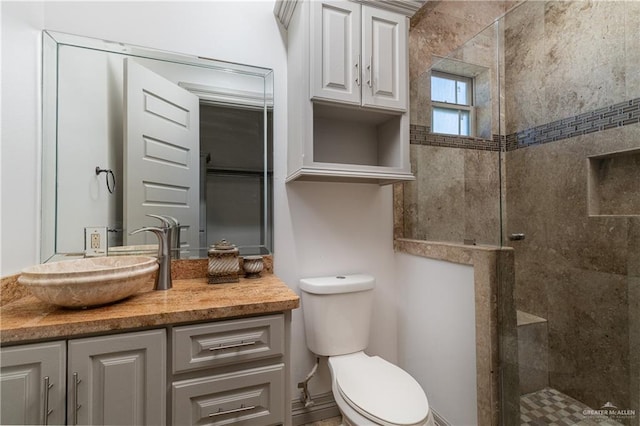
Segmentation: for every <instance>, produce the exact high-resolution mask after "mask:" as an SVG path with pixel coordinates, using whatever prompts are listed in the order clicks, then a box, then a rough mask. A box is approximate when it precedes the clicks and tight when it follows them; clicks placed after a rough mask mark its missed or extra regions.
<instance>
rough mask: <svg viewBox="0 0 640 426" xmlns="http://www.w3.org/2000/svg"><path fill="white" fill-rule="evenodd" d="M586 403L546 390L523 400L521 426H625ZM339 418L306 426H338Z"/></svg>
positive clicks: (521, 402)
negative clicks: (586, 412) (594, 414)
mask: <svg viewBox="0 0 640 426" xmlns="http://www.w3.org/2000/svg"><path fill="white" fill-rule="evenodd" d="M589 409H590V408H589V407H587V406H586V405H585V404H583V403H581V402H580V401H577V400H575V399H573V398H571V397H570V396H567V395H565V394H563V393H561V392H559V391H557V390H555V389H551V388H546V389H542V390H539V391H537V392H533V393H529V394H527V395H522V396H521V397H520V420H521V426H623V425H622V424H621V423H618V422H616V421H614V420H611V419H608V418H601V417H598V418H595V417H591V418H587V417H585V416H584V414H582V413H583V412H584V410H589ZM341 420H342V419H341V418H340V417H332V418H330V419H326V420H321V421H318V422H314V423H310V424H308V425H304V426H339V425H340V424H341Z"/></svg>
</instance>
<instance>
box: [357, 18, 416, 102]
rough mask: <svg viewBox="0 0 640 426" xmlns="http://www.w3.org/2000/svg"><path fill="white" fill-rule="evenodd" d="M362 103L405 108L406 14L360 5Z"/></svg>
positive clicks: (406, 77)
mask: <svg viewBox="0 0 640 426" xmlns="http://www.w3.org/2000/svg"><path fill="white" fill-rule="evenodd" d="M362 26H363V28H362V30H363V36H362V52H363V53H362V54H363V57H364V61H363V62H364V63H365V66H364V69H363V70H362V73H363V76H362V80H363V81H364V85H363V89H362V105H363V106H372V107H378V108H384V109H391V110H399V111H406V110H407V80H408V67H407V63H408V51H407V49H408V47H407V46H408V40H407V39H408V37H407V34H408V32H407V17H406V16H404V15H401V14H398V13H394V12H390V11H387V10H382V9H378V8H375V7H367V6H363V7H362Z"/></svg>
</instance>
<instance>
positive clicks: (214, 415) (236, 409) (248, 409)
mask: <svg viewBox="0 0 640 426" xmlns="http://www.w3.org/2000/svg"><path fill="white" fill-rule="evenodd" d="M255 408H256V406H255V405H251V406H249V407H245V406H244V404H242V405H240V408H234V409H233V410H226V411H222V408H218V411H217V412H215V413H211V414H209V417H216V416H224V415H225V414H236V413H242V412H243V411H251V410H254V409H255Z"/></svg>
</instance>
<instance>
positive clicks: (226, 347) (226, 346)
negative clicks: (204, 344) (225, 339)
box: [209, 340, 257, 351]
mask: <svg viewBox="0 0 640 426" xmlns="http://www.w3.org/2000/svg"><path fill="white" fill-rule="evenodd" d="M256 343H257V342H256V341H255V340H252V341H249V342H245V341H244V340H243V341H241V342H240V343H233V344H231V345H220V346H215V347H213V348H209V350H210V351H221V350H223V349H233V348H242V347H244V346H253V345H255V344H256Z"/></svg>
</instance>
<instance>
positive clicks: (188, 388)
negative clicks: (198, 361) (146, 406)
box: [172, 364, 284, 426]
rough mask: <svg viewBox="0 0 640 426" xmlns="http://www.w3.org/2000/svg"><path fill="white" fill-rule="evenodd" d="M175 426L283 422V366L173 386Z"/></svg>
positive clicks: (190, 381) (177, 383)
mask: <svg viewBox="0 0 640 426" xmlns="http://www.w3.org/2000/svg"><path fill="white" fill-rule="evenodd" d="M172 398H173V401H172V403H173V424H174V425H223V424H224V425H226V424H230V423H238V422H242V424H243V425H244V426H252V425H254V426H258V425H259V426H266V425H273V424H279V423H282V422H283V421H284V364H276V365H272V366H268V367H261V368H254V369H250V370H242V371H238V372H234V373H229V374H221V375H217V376H209V377H202V378H197V379H191V380H183V381H180V382H175V383H173V386H172Z"/></svg>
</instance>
